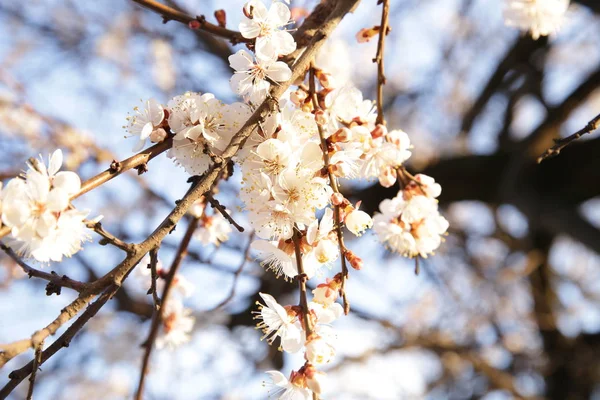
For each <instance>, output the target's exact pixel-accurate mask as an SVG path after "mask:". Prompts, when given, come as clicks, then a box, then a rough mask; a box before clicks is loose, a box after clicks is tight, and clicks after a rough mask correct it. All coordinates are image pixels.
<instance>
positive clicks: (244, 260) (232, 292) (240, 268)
mask: <svg viewBox="0 0 600 400" xmlns="http://www.w3.org/2000/svg"><path fill="white" fill-rule="evenodd" d="M253 240H254V231H253V232H252V233H250V237H249V238H248V244H247V245H246V248H245V249H244V253H243V254H244V255H243V258H242V261H241V262H240V265H239V266H238V268H237V269H236V270H235V272H234V273H233V282H232V283H231V289H230V290H229V294H228V295H227V297H225V298H224V299H223V300H222V301H221V302H220V303H219V304H217V305H216V306H214V307H213V308H212V309H211V310H209V311H216V310H218V309H220V308H222V307H224V306H225V305H227V303H229V302H230V301H231V299H233V296H235V288H236V287H237V281H238V279H239V277H240V275H241V274H242V271H243V270H244V267H245V266H246V263H247V262H248V259H249V257H250V249H251V247H250V245H251V244H252V241H253Z"/></svg>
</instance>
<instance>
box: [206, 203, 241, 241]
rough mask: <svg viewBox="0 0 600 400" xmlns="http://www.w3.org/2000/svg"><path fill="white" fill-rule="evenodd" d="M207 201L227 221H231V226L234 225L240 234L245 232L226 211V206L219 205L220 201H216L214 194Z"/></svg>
mask: <svg viewBox="0 0 600 400" xmlns="http://www.w3.org/2000/svg"><path fill="white" fill-rule="evenodd" d="M206 200H208V202H209V203H210V205H211V206H212V208H214V209H216V210H218V211H219V212H220V213H221V215H222V216H223V217H224V218H225V219H226V220H227V221H229V223H230V224H231V225H233V226H234V227H235V229H237V230H238V231H239V232H244V227H242V226H240V224H238V223H237V222H235V220H234V219H233V217H232V216H231V215H229V213H228V212H227V210H226V209H225V206H224V205H222V204H221V203H219V200H217V199H215V198H214V197H213V195H212V194H207V195H206Z"/></svg>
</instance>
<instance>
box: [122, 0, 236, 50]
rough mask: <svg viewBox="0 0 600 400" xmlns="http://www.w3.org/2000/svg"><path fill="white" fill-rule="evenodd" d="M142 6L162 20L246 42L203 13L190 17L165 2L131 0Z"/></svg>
mask: <svg viewBox="0 0 600 400" xmlns="http://www.w3.org/2000/svg"><path fill="white" fill-rule="evenodd" d="M133 1H134V2H135V3H138V4H139V5H141V6H142V7H145V8H147V9H149V10H152V11H154V12H155V13H157V14H160V15H162V17H163V22H164V23H167V22H169V21H177V22H181V23H182V24H186V25H188V26H189V27H190V28H192V29H200V30H203V31H205V32H208V33H210V34H213V35H215V36H219V37H222V38H224V39H228V40H229V41H230V42H231V43H232V44H236V43H242V42H248V40H247V39H246V38H244V37H243V36H242V35H241V34H240V33H239V32H236V31H232V30H230V29H226V28H223V27H221V26H219V25H215V24H211V23H210V22H208V21H207V20H206V17H205V16H204V15H200V16H197V17H192V16H191V15H188V14H186V13H184V12H181V11H179V10H176V9H175V8H172V7H169V6H167V5H165V4H162V3H159V2H158V1H154V0H133Z"/></svg>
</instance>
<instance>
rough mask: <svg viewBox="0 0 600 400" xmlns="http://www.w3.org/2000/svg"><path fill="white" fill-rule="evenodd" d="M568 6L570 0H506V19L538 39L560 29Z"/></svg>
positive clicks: (510, 24) (508, 23)
mask: <svg viewBox="0 0 600 400" xmlns="http://www.w3.org/2000/svg"><path fill="white" fill-rule="evenodd" d="M568 8H569V0H506V3H505V5H504V21H505V23H506V25H508V26H514V27H517V28H519V29H521V30H523V31H529V32H531V36H532V37H533V39H535V40H537V39H538V38H539V37H540V36H548V35H551V34H553V33H556V32H557V31H558V29H559V28H560V26H561V25H562V23H563V20H564V16H565V13H566V12H567V9H568Z"/></svg>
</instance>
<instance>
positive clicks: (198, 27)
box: [188, 20, 201, 30]
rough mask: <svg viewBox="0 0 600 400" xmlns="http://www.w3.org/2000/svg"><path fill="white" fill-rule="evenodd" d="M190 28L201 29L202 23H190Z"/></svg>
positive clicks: (195, 21) (194, 21)
mask: <svg viewBox="0 0 600 400" xmlns="http://www.w3.org/2000/svg"><path fill="white" fill-rule="evenodd" d="M188 26H189V27H190V29H194V30H195V29H200V26H201V25H200V21H197V20H193V21H190V23H189V24H188Z"/></svg>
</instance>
